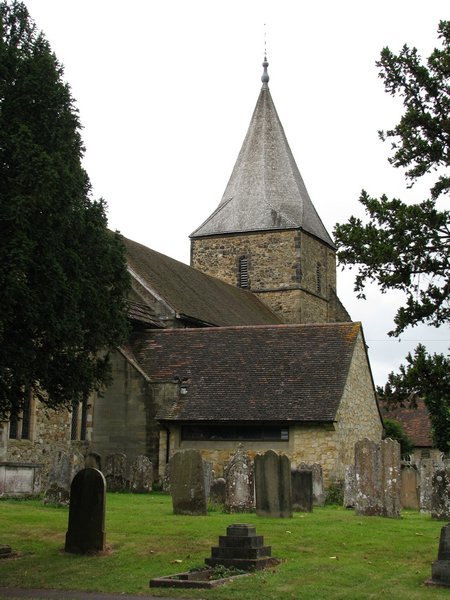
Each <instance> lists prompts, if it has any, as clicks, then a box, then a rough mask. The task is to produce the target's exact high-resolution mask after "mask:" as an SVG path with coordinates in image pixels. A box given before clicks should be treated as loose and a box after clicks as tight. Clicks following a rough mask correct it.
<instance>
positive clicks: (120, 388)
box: [91, 352, 160, 470]
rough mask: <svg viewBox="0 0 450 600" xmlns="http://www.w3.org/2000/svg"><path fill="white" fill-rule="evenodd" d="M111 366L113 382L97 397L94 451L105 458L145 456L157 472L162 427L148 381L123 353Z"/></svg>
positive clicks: (130, 459)
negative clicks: (156, 417) (123, 455)
mask: <svg viewBox="0 0 450 600" xmlns="http://www.w3.org/2000/svg"><path fill="white" fill-rule="evenodd" d="M111 363H112V374H113V383H112V384H111V385H110V386H109V387H108V388H107V390H106V391H105V392H104V393H103V394H102V395H101V396H96V397H95V398H94V414H93V433H92V441H91V449H92V451H94V452H97V453H98V454H100V455H101V456H102V457H105V456H106V455H108V454H117V453H123V454H126V455H127V457H128V459H129V461H133V460H134V459H135V458H136V456H138V455H144V456H147V457H148V458H149V459H150V460H151V461H152V464H153V466H154V469H155V470H157V468H158V467H157V465H158V458H159V431H160V428H159V425H158V424H157V423H156V421H155V414H156V407H155V405H154V403H153V395H152V390H151V386H150V384H149V381H148V378H147V377H146V375H145V374H144V373H143V372H142V371H141V370H140V369H139V367H138V366H137V365H135V364H134V363H133V362H132V361H130V360H129V359H128V358H127V357H126V356H124V355H123V354H122V353H121V352H115V353H114V355H113V356H112V357H111Z"/></svg>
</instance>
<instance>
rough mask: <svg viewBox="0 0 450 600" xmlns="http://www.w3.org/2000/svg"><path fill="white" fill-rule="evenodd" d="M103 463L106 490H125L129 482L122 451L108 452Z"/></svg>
mask: <svg viewBox="0 0 450 600" xmlns="http://www.w3.org/2000/svg"><path fill="white" fill-rule="evenodd" d="M105 463H106V464H105V478H106V484H107V486H108V492H125V491H126V490H127V488H128V484H129V482H128V473H127V457H126V455H125V454H122V453H117V454H108V456H107V457H106V461H105Z"/></svg>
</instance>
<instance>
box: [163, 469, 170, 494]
mask: <svg viewBox="0 0 450 600" xmlns="http://www.w3.org/2000/svg"><path fill="white" fill-rule="evenodd" d="M162 491H163V492H164V493H165V494H170V462H168V463H167V464H166V466H165V468H164V475H163V479H162Z"/></svg>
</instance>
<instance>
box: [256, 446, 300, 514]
mask: <svg viewBox="0 0 450 600" xmlns="http://www.w3.org/2000/svg"><path fill="white" fill-rule="evenodd" d="M255 490H256V514H257V515H259V516H264V517H292V492H291V461H290V460H289V458H288V457H287V456H285V455H278V454H277V453H276V452H275V451H274V450H268V451H267V452H266V453H265V454H257V455H256V456H255Z"/></svg>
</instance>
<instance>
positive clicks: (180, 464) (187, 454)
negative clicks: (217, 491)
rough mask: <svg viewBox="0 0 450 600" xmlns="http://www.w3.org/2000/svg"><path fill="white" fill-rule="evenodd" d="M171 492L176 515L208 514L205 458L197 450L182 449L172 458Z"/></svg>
mask: <svg viewBox="0 0 450 600" xmlns="http://www.w3.org/2000/svg"><path fill="white" fill-rule="evenodd" d="M170 493H171V495H172V504H173V512H174V514H176V515H206V512H207V511H206V506H207V502H206V490H205V472H204V465H203V459H202V457H201V454H200V452H197V451H196V450H180V451H179V452H175V454H174V455H173V456H172V458H171V459H170Z"/></svg>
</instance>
